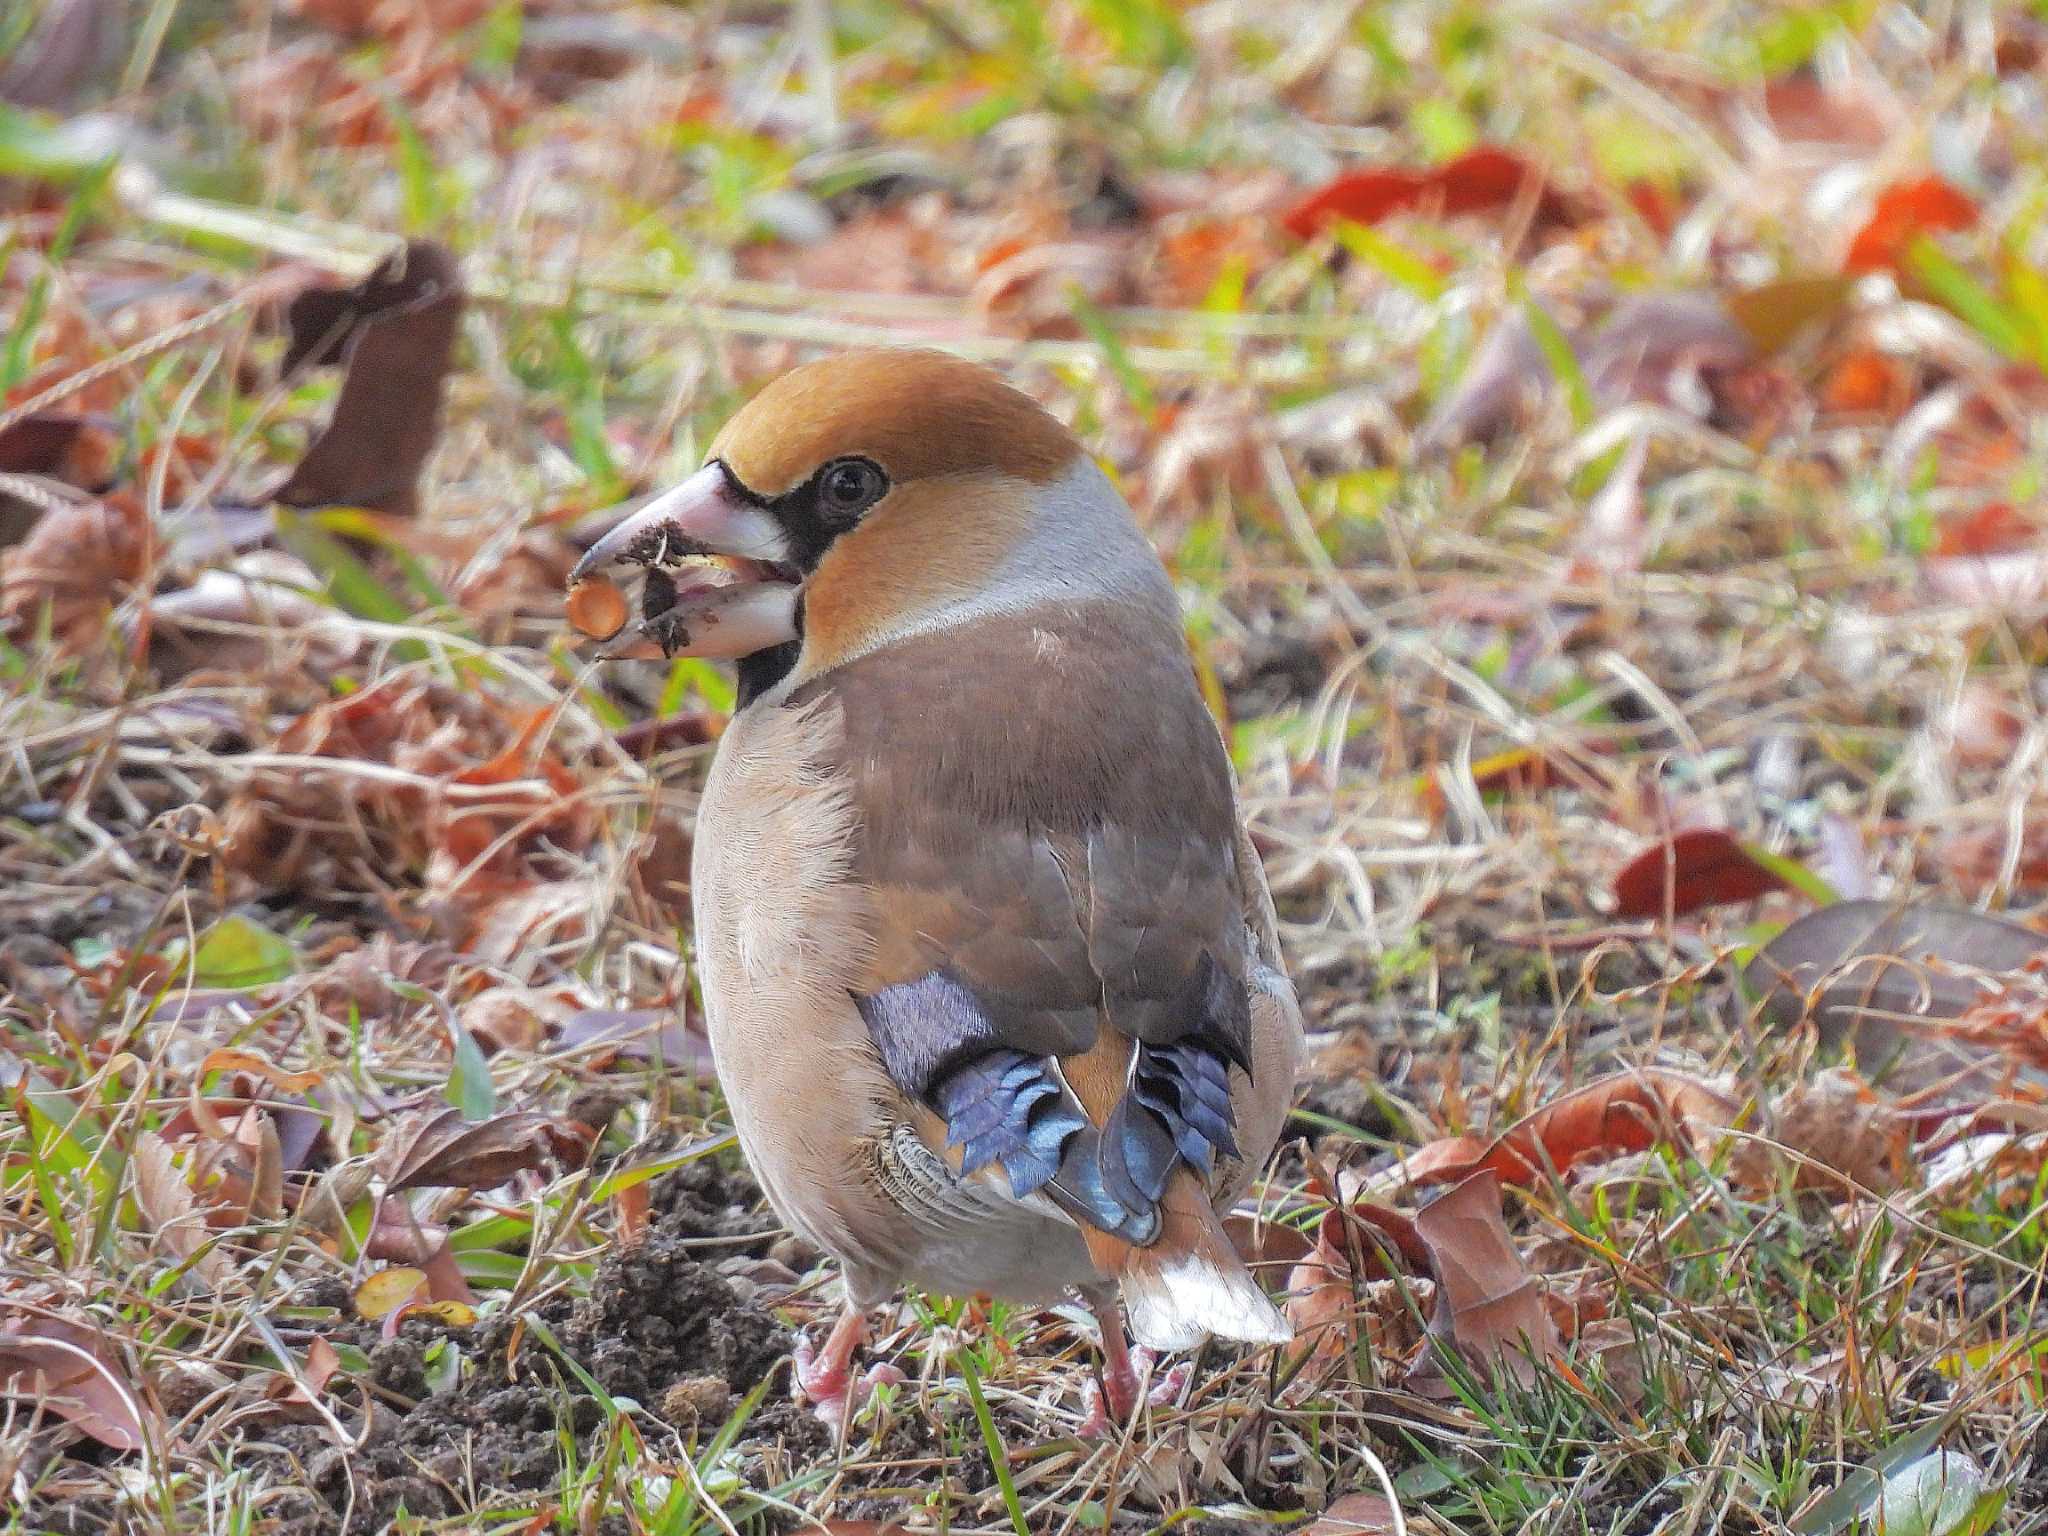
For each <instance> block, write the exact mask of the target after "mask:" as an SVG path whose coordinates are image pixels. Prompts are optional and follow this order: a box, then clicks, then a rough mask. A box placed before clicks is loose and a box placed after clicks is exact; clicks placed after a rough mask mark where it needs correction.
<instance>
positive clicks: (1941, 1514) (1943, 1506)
mask: <svg viewBox="0 0 2048 1536" xmlns="http://www.w3.org/2000/svg"><path fill="white" fill-rule="evenodd" d="M2005 1501H2006V1491H2005V1490H2004V1489H2003V1488H1997V1487H1994V1486H1993V1485H1992V1482H1991V1475H1990V1473H1988V1472H1986V1471H1985V1470H1984V1468H1983V1467H1982V1466H1980V1465H1979V1464H1978V1463H1977V1462H1976V1461H1975V1460H1973V1459H1972V1458H1971V1457H1969V1456H1966V1455H1964V1454H1963V1453H1962V1452H1960V1451H1936V1452H1935V1453H1934V1454H1933V1455H1931V1456H1923V1457H1921V1458H1920V1459H1919V1460H1917V1461H1911V1462H1908V1463H1907V1464H1906V1465H1905V1466H1903V1467H1900V1468H1899V1469H1898V1470H1897V1471H1895V1472H1893V1473H1891V1474H1890V1475H1889V1476H1887V1477H1886V1478H1885V1480H1884V1486H1883V1487H1882V1488H1880V1489H1879V1490H1878V1495H1877V1506H1876V1508H1874V1509H1873V1510H1871V1512H1870V1516H1869V1525H1870V1529H1871V1530H1873V1531H1876V1532H1882V1533H1883V1536H1979V1533H1980V1532H1985V1531H1989V1530H1991V1529H1993V1528H1994V1527H1995V1526H1996V1525H1997V1523H1998V1516H1999V1514H2000V1512H2001V1511H2002V1510H2003V1509H2004V1508H2005Z"/></svg>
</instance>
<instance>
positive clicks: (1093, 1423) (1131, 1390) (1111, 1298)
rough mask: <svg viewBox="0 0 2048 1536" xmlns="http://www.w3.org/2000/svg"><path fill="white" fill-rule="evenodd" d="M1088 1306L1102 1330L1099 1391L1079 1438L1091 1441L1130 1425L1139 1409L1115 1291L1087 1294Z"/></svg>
mask: <svg viewBox="0 0 2048 1536" xmlns="http://www.w3.org/2000/svg"><path fill="white" fill-rule="evenodd" d="M1088 1307H1089V1310H1090V1311H1092V1312H1093V1313H1094V1314H1095V1326H1096V1327H1097V1328H1099V1329H1100V1330H1101V1331H1102V1390H1101V1392H1100V1394H1099V1395H1097V1394H1091V1395H1090V1401H1089V1406H1088V1416H1087V1418H1086V1420H1085V1421H1084V1422H1083V1423H1082V1425H1081V1433H1082V1435H1084V1436H1086V1437H1088V1438H1091V1439H1092V1438H1094V1437H1095V1436H1097V1435H1102V1434H1107V1433H1108V1432H1109V1431H1110V1430H1112V1429H1115V1428H1117V1427H1119V1426H1120V1425H1123V1424H1127V1423H1129V1422H1130V1418H1131V1413H1132V1410H1134V1409H1135V1408H1136V1407H1137V1406H1138V1372H1137V1368H1136V1367H1135V1366H1134V1365H1132V1363H1131V1350H1130V1345H1129V1344H1128V1343H1127V1342H1126V1341H1125V1339H1124V1309H1123V1305H1122V1303H1121V1302H1119V1301H1118V1299H1117V1294H1116V1292H1115V1291H1109V1290H1103V1291H1090V1292H1089V1293H1088ZM1091 1385H1092V1383H1091ZM1105 1408H1107V1410H1108V1412H1107V1415H1106V1416H1105V1414H1104V1412H1103V1410H1104V1409H1105Z"/></svg>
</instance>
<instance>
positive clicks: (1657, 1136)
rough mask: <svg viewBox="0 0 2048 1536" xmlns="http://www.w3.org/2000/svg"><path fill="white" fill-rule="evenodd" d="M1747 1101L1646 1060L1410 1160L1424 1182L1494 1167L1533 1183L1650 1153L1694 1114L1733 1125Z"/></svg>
mask: <svg viewBox="0 0 2048 1536" xmlns="http://www.w3.org/2000/svg"><path fill="white" fill-rule="evenodd" d="M1740 1107H1741V1106H1739V1105H1737V1104H1735V1103H1734V1102H1732V1101H1731V1100H1730V1099H1728V1098H1727V1096H1726V1095H1724V1094H1723V1093H1721V1092H1720V1090H1719V1089H1717V1088H1714V1087H1713V1086H1711V1085H1710V1084H1707V1083H1704V1082H1702V1081H1700V1079H1698V1078H1696V1077H1692V1076H1690V1075H1688V1074H1687V1073H1684V1072H1673V1071H1670V1070H1668V1069H1665V1068H1660V1067H1644V1068H1641V1069H1639V1070H1637V1071H1633V1072H1624V1073H1619V1074H1617V1075H1615V1076H1613V1077H1603V1078H1601V1079H1599V1080H1598V1081H1597V1082H1591V1083H1588V1084H1586V1086H1585V1087H1583V1088H1576V1089H1574V1090H1572V1091H1571V1092H1570V1093H1567V1094H1565V1095H1564V1096H1563V1097H1562V1098H1558V1099H1553V1100H1551V1102H1550V1103H1548V1104H1546V1105H1544V1106H1543V1107H1542V1108H1541V1109H1539V1110H1537V1111H1535V1112H1534V1113H1533V1114H1530V1115H1528V1116H1526V1117H1524V1118H1523V1119H1521V1120H1520V1121H1517V1122H1516V1123H1515V1124H1514V1125H1513V1126H1511V1127H1509V1128H1508V1129H1507V1130H1506V1131H1504V1132H1503V1133H1502V1134H1501V1135H1500V1136H1499V1137H1497V1138H1495V1140H1494V1141H1493V1142H1492V1143H1491V1144H1490V1145H1489V1144H1488V1143H1486V1142H1482V1141H1479V1140H1478V1139H1477V1138H1475V1137H1471V1136H1451V1137H1447V1138H1445V1139H1444V1140H1442V1141H1433V1142H1431V1143H1429V1145H1427V1146H1425V1147H1423V1148H1422V1149H1421V1150H1419V1151H1417V1152H1415V1153H1414V1154H1413V1155H1411V1156H1410V1157H1409V1158H1408V1159H1407V1161H1406V1163H1405V1164H1404V1165H1403V1166H1404V1167H1405V1168H1406V1170H1407V1173H1408V1177H1409V1178H1410V1179H1411V1180H1413V1181H1414V1182H1415V1183H1418V1184H1439V1183H1444V1182H1447V1181H1449V1180H1451V1179H1463V1178H1467V1177H1469V1176H1470V1175H1472V1174H1474V1173H1480V1172H1485V1173H1491V1174H1493V1175H1494V1176H1495V1177H1497V1178H1498V1179H1500V1181H1501V1182H1502V1183H1504V1184H1533V1183H1534V1182H1535V1181H1536V1180H1537V1179H1538V1178H1539V1177H1541V1176H1542V1174H1543V1173H1544V1171H1545V1170H1554V1171H1555V1172H1558V1173H1563V1172H1565V1171H1566V1170H1567V1169H1569V1168H1571V1167H1573V1166H1574V1165H1575V1164H1578V1163H1583V1162H1588V1161H1591V1160H1593V1159H1595V1158H1601V1157H1614V1156H1617V1155H1619V1154H1621V1153H1624V1152H1643V1151H1647V1150H1648V1149H1649V1148H1651V1147H1654V1146H1656V1145H1657V1144H1658V1143H1659V1142H1661V1141H1663V1140H1664V1139H1665V1138H1666V1135H1667V1133H1668V1131H1669V1130H1671V1129H1673V1128H1676V1127H1683V1126H1684V1125H1685V1124H1686V1123H1687V1122H1688V1121H1692V1122H1699V1123H1704V1124H1709V1125H1726V1124H1728V1123H1730V1122H1731V1121H1733V1120H1734V1118H1735V1114H1736V1111H1737V1110H1738V1109H1739V1108H1740Z"/></svg>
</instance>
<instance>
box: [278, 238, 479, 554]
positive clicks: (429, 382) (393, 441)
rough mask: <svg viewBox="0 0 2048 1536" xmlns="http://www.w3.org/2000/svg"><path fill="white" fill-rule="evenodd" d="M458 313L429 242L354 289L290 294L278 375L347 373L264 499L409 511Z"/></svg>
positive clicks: (456, 298)
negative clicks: (329, 413) (317, 427)
mask: <svg viewBox="0 0 2048 1536" xmlns="http://www.w3.org/2000/svg"><path fill="white" fill-rule="evenodd" d="M461 317H462V283H461V277H460V274H459V273H458V271H457V268H456V264H455V258H454V257H453V256H452V255H450V254H449V252H448V251H447V250H446V249H445V248H444V247H442V246H440V245H437V244H435V243H434V242H433V241H430V240H414V241H411V242H409V243H408V244H407V245H406V246H405V248H404V250H402V251H400V252H397V253H395V254H393V255H392V256H390V257H388V258H387V259H386V260H385V261H383V262H382V263H381V264H380V265H379V266H378V267H377V269H376V270H375V271H374V272H372V273H371V274H370V275H369V276H368V277H366V278H364V279H363V281H362V282H360V283H358V284H356V285H355V286H354V287H352V288H341V289H335V288H312V289H308V290H306V291H305V292H304V293H302V294H300V295H299V296H298V297H297V298H296V299H294V300H292V303H291V306H290V311H289V322H290V326H291V343H290V346H289V348H288V349H287V351H286V353H285V361H284V371H285V372H286V373H287V374H289V373H291V372H292V371H294V370H295V369H297V368H299V367H301V366H303V365H306V364H325V363H342V364H345V365H346V367H347V370H348V371H347V373H346V374H345V376H344V377H343V379H342V384H341V397H340V399H338V400H337V401H336V402H335V405H334V415H333V417H332V418H331V419H330V420H329V421H328V423H327V426H326V429H325V430H324V431H322V432H321V433H320V435H319V436H318V437H317V438H315V439H314V441H313V444H312V446H311V447H309V448H308V449H307V450H306V454H305V457H304V458H302V459H301V460H300V461H299V464H298V467H297V468H296V469H294V470H293V471H292V472H291V474H290V476H289V477H287V478H286V480H285V482H284V484H282V485H280V486H279V487H278V488H277V489H276V490H275V491H274V492H272V493H271V497H270V499H271V500H273V501H278V502H282V503H283V504H284V505H286V506H288V507H323V506H341V507H367V508H369V509H370V510H372V511H377V512H386V513H390V514H392V515H394V516H400V517H410V516H412V515H413V514H414V513H416V512H417V511H418V510H419V477H420V471H421V469H423V468H424V467H425V465H426V462H427V456H428V455H429V454H431V453H432V452H433V450H434V444H435V443H436V441H438V439H439V438H440V435H441V403H442V395H443V393H444V388H443V386H444V384H445V382H446V380H447V376H448V366H449V362H450V360H451V359H452V358H453V356H454V351H455V333H456V327H457V325H458V323H459V322H460V320H461Z"/></svg>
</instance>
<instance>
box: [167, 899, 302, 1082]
mask: <svg viewBox="0 0 2048 1536" xmlns="http://www.w3.org/2000/svg"><path fill="white" fill-rule="evenodd" d="M191 964H192V972H191V980H192V985H194V986H196V987H208V988H211V987H229V988H239V987H260V986H264V985H266V984H267V983H270V982H273V981H282V980H283V979H284V978H285V977H287V976H289V975H291V974H292V972H293V971H294V970H296V969H297V968H298V956H297V955H296V954H295V953H293V950H292V946H291V944H290V942H289V941H287V940H285V939H284V938H281V937H280V936H279V935H277V934H274V933H272V932H271V931H270V930H269V929H268V928H265V927H263V926H261V925H260V924H258V923H257V922H255V921H254V920H253V919H251V918H247V917H244V916H242V915H241V914H240V913H239V912H230V913H229V914H228V915H227V916H226V917H223V918H222V919H221V920H220V921H219V922H217V923H215V924H214V925H213V926H212V927H211V928H209V929H207V930H206V932H205V933H204V934H202V935H201V936H200V939H199V947H198V949H197V950H195V951H194V952H193V955H192V962H191ZM292 1091H294V1092H298V1091H302V1090H297V1089H294V1090H292Z"/></svg>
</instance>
